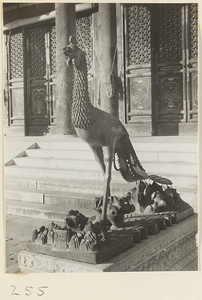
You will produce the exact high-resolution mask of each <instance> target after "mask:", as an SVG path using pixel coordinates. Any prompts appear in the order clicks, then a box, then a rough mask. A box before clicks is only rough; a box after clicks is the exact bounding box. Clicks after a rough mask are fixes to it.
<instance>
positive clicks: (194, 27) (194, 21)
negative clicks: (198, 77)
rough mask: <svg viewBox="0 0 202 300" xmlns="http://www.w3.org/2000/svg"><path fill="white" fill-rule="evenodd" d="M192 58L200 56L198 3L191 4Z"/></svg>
mask: <svg viewBox="0 0 202 300" xmlns="http://www.w3.org/2000/svg"><path fill="white" fill-rule="evenodd" d="M189 26H190V59H193V58H197V57H198V4H190V6H189Z"/></svg>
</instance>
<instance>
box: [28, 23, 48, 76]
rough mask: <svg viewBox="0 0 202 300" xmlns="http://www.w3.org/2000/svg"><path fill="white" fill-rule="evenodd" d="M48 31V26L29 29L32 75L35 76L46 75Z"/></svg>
mask: <svg viewBox="0 0 202 300" xmlns="http://www.w3.org/2000/svg"><path fill="white" fill-rule="evenodd" d="M46 31H47V26H37V27H33V28H31V29H30V30H29V41H30V75H31V76H33V77H35V76H45V74H46V48H45V33H46Z"/></svg>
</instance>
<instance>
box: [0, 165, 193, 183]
mask: <svg viewBox="0 0 202 300" xmlns="http://www.w3.org/2000/svg"><path fill="white" fill-rule="evenodd" d="M166 171H167V170H165V169H164V166H163V168H162V169H161V170H159V172H158V173H157V172H152V173H154V174H158V175H159V176H166V177H167V178H169V179H170V180H171V181H172V182H173V187H175V188H179V187H188V188H189V187H194V188H196V187H197V174H194V172H193V174H192V175H191V176H190V174H189V173H188V174H183V175H180V174H175V173H174V172H173V170H171V172H170V173H169V172H166ZM178 171H179V169H178ZM179 173H180V172H179ZM5 176H6V178H8V177H9V176H12V177H14V176H15V177H16V178H20V177H21V176H22V177H24V178H26V177H32V176H33V177H38V178H41V177H43V178H44V177H46V178H48V179H50V178H52V179H55V180H60V179H65V180H71V179H74V180H100V182H103V174H102V172H101V171H99V170H98V171H96V172H95V171H93V170H75V169H74V170H71V169H69V170H66V169H51V168H47V167H44V168H40V167H30V166H17V165H11V166H9V167H7V168H5ZM112 182H116V183H121V182H125V180H124V179H123V178H122V176H121V175H120V173H119V172H117V171H115V170H113V172H112Z"/></svg>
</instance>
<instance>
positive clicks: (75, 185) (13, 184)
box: [5, 176, 192, 196]
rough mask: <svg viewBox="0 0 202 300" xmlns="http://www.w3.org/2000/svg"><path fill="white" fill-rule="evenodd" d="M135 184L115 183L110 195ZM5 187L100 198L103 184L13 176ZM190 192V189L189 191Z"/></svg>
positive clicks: (118, 193)
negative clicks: (79, 194) (75, 193)
mask: <svg viewBox="0 0 202 300" xmlns="http://www.w3.org/2000/svg"><path fill="white" fill-rule="evenodd" d="M135 185H136V184H135V183H127V182H123V183H116V182H112V184H111V193H112V194H114V195H117V196H122V195H124V194H125V193H127V192H128V191H130V190H131V189H132V188H134V186H135ZM5 187H6V189H7V190H9V189H21V190H25V189H34V190H46V191H49V192H54V191H61V192H69V193H73V192H77V193H82V194H92V195H96V196H101V195H102V194H103V187H104V182H103V180H102V181H101V180H78V179H77V180H76V179H74V180H72V179H68V180H64V179H60V180H56V179H55V178H50V179H47V178H43V177H41V178H37V177H36V178H35V177H30V178H28V177H27V178H23V177H21V178H16V177H15V176H10V177H8V178H6V180H5ZM191 192H192V189H191Z"/></svg>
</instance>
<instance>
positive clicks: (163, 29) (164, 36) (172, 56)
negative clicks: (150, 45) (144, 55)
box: [153, 4, 197, 135]
mask: <svg viewBox="0 0 202 300" xmlns="http://www.w3.org/2000/svg"><path fill="white" fill-rule="evenodd" d="M193 15H194V16H196V14H193ZM154 20H155V23H154V26H155V28H156V34H155V37H156V40H155V45H154V47H155V49H156V57H155V58H154V65H155V69H154V73H155V76H154V82H153V83H154V86H156V90H155V91H154V95H155V98H156V101H155V124H156V134H157V135H164V134H166V135H167V134H168V135H176V134H179V133H180V131H183V128H184V130H187V129H186V128H188V127H187V125H186V124H187V123H188V122H190V121H191V119H192V121H194V120H196V115H197V113H196V105H197V104H196V94H197V93H195V92H194V88H195V90H196V86H197V83H196V81H197V75H196V69H197V67H196V65H197V54H196V53H195V52H196V50H195V51H194V52H193V51H191V48H190V46H191V43H195V42H194V41H193V37H192V34H191V33H190V25H191V24H190V7H189V6H187V5H179V4H175V5H173V4H166V5H158V6H157V8H156V10H155V18H154ZM193 27H194V25H193ZM194 30H195V31H196V26H195V29H194V28H193V29H192V31H194ZM195 35H196V32H195ZM189 37H190V38H189ZM196 39H197V38H196ZM191 53H192V56H194V57H193V59H192V57H191V55H190V54H191Z"/></svg>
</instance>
